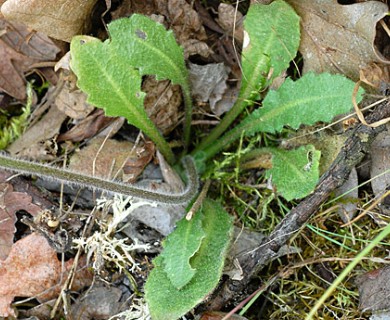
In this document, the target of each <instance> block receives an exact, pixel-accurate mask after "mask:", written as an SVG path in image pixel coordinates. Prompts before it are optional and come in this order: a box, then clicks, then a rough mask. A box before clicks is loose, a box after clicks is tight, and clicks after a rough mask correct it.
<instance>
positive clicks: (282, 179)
mask: <svg viewBox="0 0 390 320" xmlns="http://www.w3.org/2000/svg"><path fill="white" fill-rule="evenodd" d="M270 151H271V153H272V169H269V170H267V172H266V176H267V178H271V181H272V183H273V184H274V185H275V186H276V189H277V192H278V193H279V194H281V195H282V196H283V197H284V198H285V199H286V200H287V201H291V200H293V199H300V198H303V197H305V196H307V195H308V194H309V193H311V192H312V191H313V190H314V188H315V186H316V184H317V182H318V178H319V169H318V166H319V162H320V156H321V152H320V151H318V150H316V149H315V148H314V146H312V145H306V146H303V147H300V148H299V149H295V150H282V149H276V148H272V149H270Z"/></svg>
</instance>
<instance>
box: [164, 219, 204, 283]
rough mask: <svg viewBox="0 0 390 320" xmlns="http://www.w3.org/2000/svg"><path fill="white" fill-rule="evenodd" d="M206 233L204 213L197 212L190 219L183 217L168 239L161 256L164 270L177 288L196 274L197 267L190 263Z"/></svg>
mask: <svg viewBox="0 0 390 320" xmlns="http://www.w3.org/2000/svg"><path fill="white" fill-rule="evenodd" d="M204 236H205V233H204V230H203V228H202V215H201V214H196V215H195V216H194V217H193V218H192V219H191V220H190V221H188V220H186V219H182V220H181V221H180V222H179V223H178V224H177V227H176V229H175V232H172V233H171V234H170V235H169V236H168V237H167V238H166V240H165V241H164V242H163V247H164V251H163V252H162V253H161V255H160V256H161V257H162V259H164V260H163V263H164V266H165V267H164V270H165V272H166V274H167V276H168V278H169V280H170V281H171V283H172V284H173V285H174V286H175V287H176V288H177V289H181V288H182V287H184V286H185V285H186V284H187V283H188V282H189V281H190V280H191V279H192V277H193V276H194V275H195V272H196V269H194V268H193V267H192V266H191V264H190V259H191V258H192V257H193V256H194V255H195V253H196V252H197V251H198V250H199V247H200V245H201V243H202V239H203V238H204Z"/></svg>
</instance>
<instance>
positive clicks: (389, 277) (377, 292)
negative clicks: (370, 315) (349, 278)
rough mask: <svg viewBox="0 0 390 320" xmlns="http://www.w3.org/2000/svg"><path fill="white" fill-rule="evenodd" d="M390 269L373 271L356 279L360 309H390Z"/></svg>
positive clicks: (387, 267)
mask: <svg viewBox="0 0 390 320" xmlns="http://www.w3.org/2000/svg"><path fill="white" fill-rule="evenodd" d="M389 281H390V267H389V266H386V267H384V268H381V269H378V270H373V271H370V272H367V273H365V274H362V275H361V276H359V277H358V278H357V279H356V284H357V285H358V287H359V300H360V305H359V308H360V309H361V310H363V311H367V310H371V311H378V310H387V309H389V308H390V300H389V295H390V288H389V285H388V284H389Z"/></svg>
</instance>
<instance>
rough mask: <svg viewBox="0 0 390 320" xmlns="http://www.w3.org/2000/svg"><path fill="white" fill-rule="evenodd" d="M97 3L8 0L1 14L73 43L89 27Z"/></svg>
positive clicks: (95, 0) (84, 1)
mask: <svg viewBox="0 0 390 320" xmlns="http://www.w3.org/2000/svg"><path fill="white" fill-rule="evenodd" d="M96 2H97V0H83V1H81V2H80V1H68V0H58V1H44V0H8V1H6V2H5V3H4V4H3V5H2V7H1V12H2V14H3V15H4V17H6V18H7V19H8V20H10V21H16V22H19V23H24V24H25V25H27V26H28V27H30V28H31V29H34V30H37V31H39V32H42V33H44V34H47V35H48V36H50V37H53V38H55V39H59V40H63V41H67V42H70V40H71V39H72V37H73V36H74V35H76V34H82V33H84V32H86V31H87V30H88V28H89V25H88V24H89V22H90V21H89V19H88V18H87V17H90V15H91V12H92V9H93V8H94V6H95V4H96Z"/></svg>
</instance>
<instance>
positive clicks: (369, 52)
mask: <svg viewBox="0 0 390 320" xmlns="http://www.w3.org/2000/svg"><path fill="white" fill-rule="evenodd" d="M287 2H289V3H290V4H291V5H292V6H293V7H294V9H295V10H296V11H297V13H298V14H299V15H300V17H301V30H302V40H301V44H300V48H299V51H300V52H301V53H302V55H303V58H304V68H303V72H308V71H314V72H318V73H320V72H325V71H328V72H332V73H342V74H344V75H346V76H348V77H350V78H352V79H354V80H358V79H359V70H360V69H362V68H364V67H365V66H367V65H368V64H369V63H371V62H381V63H390V61H389V60H387V59H386V58H385V57H383V56H382V55H381V53H379V52H378V50H377V49H376V48H375V47H374V39H375V34H376V25H377V23H378V21H379V20H381V19H382V18H383V17H384V16H386V14H387V12H388V7H387V5H386V4H384V3H382V2H379V1H368V2H362V3H356V4H351V5H341V4H338V3H337V1H336V0H333V1H322V0H315V1H313V0H287Z"/></svg>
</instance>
